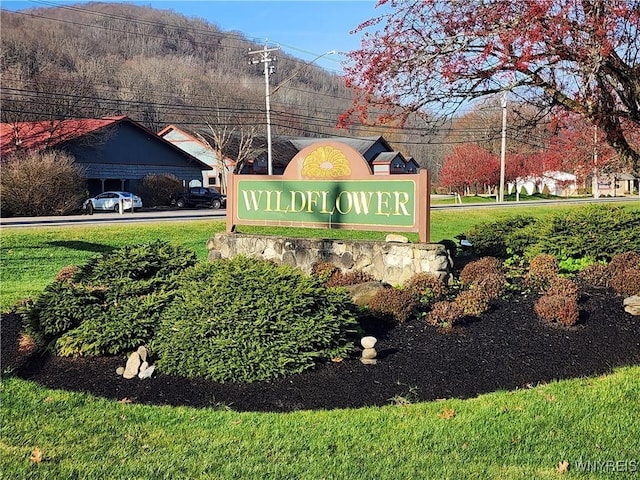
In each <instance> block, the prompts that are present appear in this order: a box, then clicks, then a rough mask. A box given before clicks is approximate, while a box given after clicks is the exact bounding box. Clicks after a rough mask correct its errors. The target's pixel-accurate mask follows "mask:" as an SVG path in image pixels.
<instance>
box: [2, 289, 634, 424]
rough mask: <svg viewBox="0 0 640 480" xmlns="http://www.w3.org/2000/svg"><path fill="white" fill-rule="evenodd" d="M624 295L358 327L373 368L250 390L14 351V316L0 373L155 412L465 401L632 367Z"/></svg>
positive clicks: (109, 361)
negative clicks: (441, 323) (550, 314)
mask: <svg viewBox="0 0 640 480" xmlns="http://www.w3.org/2000/svg"><path fill="white" fill-rule="evenodd" d="M622 300H623V298H622V297H620V296H619V295H616V294H615V293H613V292H612V291H610V290H606V289H605V290H602V289H587V290H585V291H584V294H583V296H582V298H581V301H580V307H581V318H580V324H579V325H577V326H576V327H572V328H570V329H567V328H562V327H558V326H550V325H548V324H544V323H542V322H541V321H540V320H538V319H537V318H536V316H535V314H534V312H533V303H534V301H535V296H523V297H519V298H517V299H511V300H509V301H499V302H498V303H497V304H496V305H494V306H493V308H492V309H491V310H490V311H489V312H487V313H486V314H484V315H482V317H480V318H479V319H478V320H477V321H474V322H472V323H469V324H467V325H465V326H463V327H460V328H458V329H456V330H455V331H450V332H441V331H438V330H437V329H436V328H434V327H431V326H428V325H426V324H425V323H424V321H419V320H414V321H411V322H408V323H406V324H402V325H398V326H396V327H394V328H391V329H388V330H386V331H385V330H381V329H380V325H379V324H371V325H363V327H364V328H365V330H366V333H367V334H371V335H374V336H376V337H377V338H379V341H378V344H377V345H376V349H377V350H378V363H377V365H363V364H362V363H361V362H360V361H359V358H358V357H359V354H358V353H356V354H354V356H353V357H352V358H346V359H344V360H343V361H342V362H339V363H332V362H330V363H327V364H323V365H320V366H318V367H317V368H314V369H313V370H309V371H306V372H303V373H301V374H297V375H293V376H290V377H286V378H280V379H276V380H272V381H262V382H256V383H251V384H236V383H224V384H221V383H216V382H211V381H207V380H194V379H185V378H182V377H176V376H169V375H164V374H162V373H156V374H154V376H153V377H152V378H150V379H144V380H140V379H138V378H135V379H132V380H125V379H123V378H122V377H119V376H117V375H116V373H115V370H116V368H117V367H119V366H124V364H125V361H126V359H125V358H123V357H98V358H95V357H94V358H60V357H56V356H52V355H47V356H42V355H39V354H32V355H26V354H23V353H20V351H19V349H18V339H19V334H20V331H21V318H20V316H19V315H17V314H15V313H10V314H5V315H3V316H2V319H1V328H2V330H1V337H2V359H1V360H2V370H3V372H5V374H6V372H11V373H10V374H11V375H16V376H18V377H20V378H23V379H26V380H30V381H33V382H36V383H38V384H41V385H44V386H46V387H48V388H55V389H64V390H71V391H78V392H87V393H91V394H93V395H96V396H99V397H105V398H109V399H114V400H123V399H125V398H126V399H128V400H130V401H132V402H135V403H144V404H154V405H188V406H193V407H221V406H224V407H228V408H231V409H233V410H237V411H273V412H286V411H293V410H302V409H334V408H358V407H366V406H374V405H377V406H381V405H388V404H390V403H393V402H398V401H410V402H418V401H429V400H434V399H440V398H450V397H456V398H470V397H475V396H477V395H479V394H482V393H486V392H492V391H496V390H513V389H518V388H529V387H531V386H535V385H536V384H539V383H544V382H549V381H552V380H560V379H567V378H575V377H582V376H590V375H599V374H605V373H608V372H610V371H611V370H612V369H613V368H615V367H618V366H623V365H640V318H638V317H633V316H631V315H630V314H628V313H625V312H624V310H623V308H622Z"/></svg>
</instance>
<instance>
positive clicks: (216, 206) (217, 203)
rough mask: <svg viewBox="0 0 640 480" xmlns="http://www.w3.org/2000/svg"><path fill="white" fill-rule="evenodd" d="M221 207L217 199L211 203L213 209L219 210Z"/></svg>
mask: <svg viewBox="0 0 640 480" xmlns="http://www.w3.org/2000/svg"><path fill="white" fill-rule="evenodd" d="M221 206H222V202H221V201H220V200H218V199H216V200H214V201H212V202H211V207H213V208H216V209H217V208H220V207H221Z"/></svg>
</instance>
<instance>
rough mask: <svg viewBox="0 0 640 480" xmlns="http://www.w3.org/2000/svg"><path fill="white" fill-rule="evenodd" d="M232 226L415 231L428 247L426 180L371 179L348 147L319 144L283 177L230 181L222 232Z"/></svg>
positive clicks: (419, 177) (418, 176)
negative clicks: (224, 227) (224, 228)
mask: <svg viewBox="0 0 640 480" xmlns="http://www.w3.org/2000/svg"><path fill="white" fill-rule="evenodd" d="M238 224H239V225H274V226H297V227H314V228H343V229H345V228H346V229H360V230H375V231H390V232H418V234H419V238H420V242H423V243H428V242H429V175H428V172H427V171H426V170H421V171H419V173H416V174H395V175H373V174H372V171H371V168H370V166H369V164H368V163H367V161H366V160H365V158H364V157H363V156H362V155H361V154H360V153H359V152H358V151H357V150H355V149H354V148H353V147H351V146H349V145H346V144H344V143H341V142H336V141H319V142H316V143H314V144H312V145H309V146H308V147H306V148H304V149H303V150H301V151H300V152H298V154H297V155H296V156H295V157H294V158H293V159H292V160H291V162H290V163H289V165H288V166H287V168H286V170H285V171H284V173H283V175H270V176H265V175H231V176H230V179H229V188H228V191H227V231H228V232H231V231H233V230H234V227H235V225H238Z"/></svg>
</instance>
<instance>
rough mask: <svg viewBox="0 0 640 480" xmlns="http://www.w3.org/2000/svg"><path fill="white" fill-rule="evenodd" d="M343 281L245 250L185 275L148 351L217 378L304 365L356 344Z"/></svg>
mask: <svg viewBox="0 0 640 480" xmlns="http://www.w3.org/2000/svg"><path fill="white" fill-rule="evenodd" d="M352 309H353V305H352V304H351V299H350V297H349V295H348V293H347V292H346V290H344V289H342V288H327V287H326V286H325V285H324V283H323V282H322V281H321V280H320V279H319V278H317V277H315V276H313V275H306V274H304V273H303V272H301V271H300V270H299V269H295V268H293V267H290V266H288V265H276V264H274V263H272V262H266V261H262V260H258V259H253V258H247V257H243V256H238V257H235V258H233V259H231V260H217V261H215V262H211V263H207V264H202V265H199V266H197V267H196V268H194V269H192V270H191V271H190V272H189V275H188V276H186V275H185V276H183V277H182V278H181V282H180V283H179V286H178V288H177V290H176V297H175V299H174V301H173V302H172V304H171V305H170V306H169V307H167V309H166V310H165V311H164V312H163V315H162V320H161V322H160V325H159V328H158V332H157V335H156V337H155V339H154V340H153V342H152V343H151V346H150V347H151V351H152V352H153V354H154V356H156V357H157V358H158V362H157V366H158V369H159V370H161V371H163V372H165V373H169V374H175V375H181V376H185V377H203V378H208V379H211V380H215V381H219V382H227V381H235V382H252V381H257V380H266V379H270V378H275V377H279V376H284V375H289V374H293V373H297V372H301V371H303V370H305V369H308V368H311V367H313V366H314V365H316V364H317V363H318V362H321V361H327V360H330V359H333V358H335V357H344V356H346V355H348V354H349V353H350V352H351V351H352V350H353V348H354V347H353V338H351V336H352V334H355V332H356V328H357V321H356V319H355V315H354V312H353V310H352Z"/></svg>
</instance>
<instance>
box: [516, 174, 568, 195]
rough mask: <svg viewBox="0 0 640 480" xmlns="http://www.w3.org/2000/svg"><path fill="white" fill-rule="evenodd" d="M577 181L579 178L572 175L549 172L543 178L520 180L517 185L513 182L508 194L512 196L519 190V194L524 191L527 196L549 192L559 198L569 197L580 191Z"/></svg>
mask: <svg viewBox="0 0 640 480" xmlns="http://www.w3.org/2000/svg"><path fill="white" fill-rule="evenodd" d="M576 180H577V177H576V176H575V175H574V174H572V173H567V172H554V171H548V172H544V173H543V174H542V176H529V177H525V178H518V179H517V180H516V182H515V184H514V183H512V182H511V183H509V184H508V185H507V187H508V188H507V192H508V193H509V194H510V193H511V192H513V191H515V190H514V189H517V192H518V193H523V192H522V191H523V190H524V191H525V192H526V193H527V195H533V194H534V193H544V192H548V193H549V194H551V195H555V196H558V197H561V196H562V197H569V196H571V195H574V194H575V193H576V192H577V190H578V186H577V183H576Z"/></svg>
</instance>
